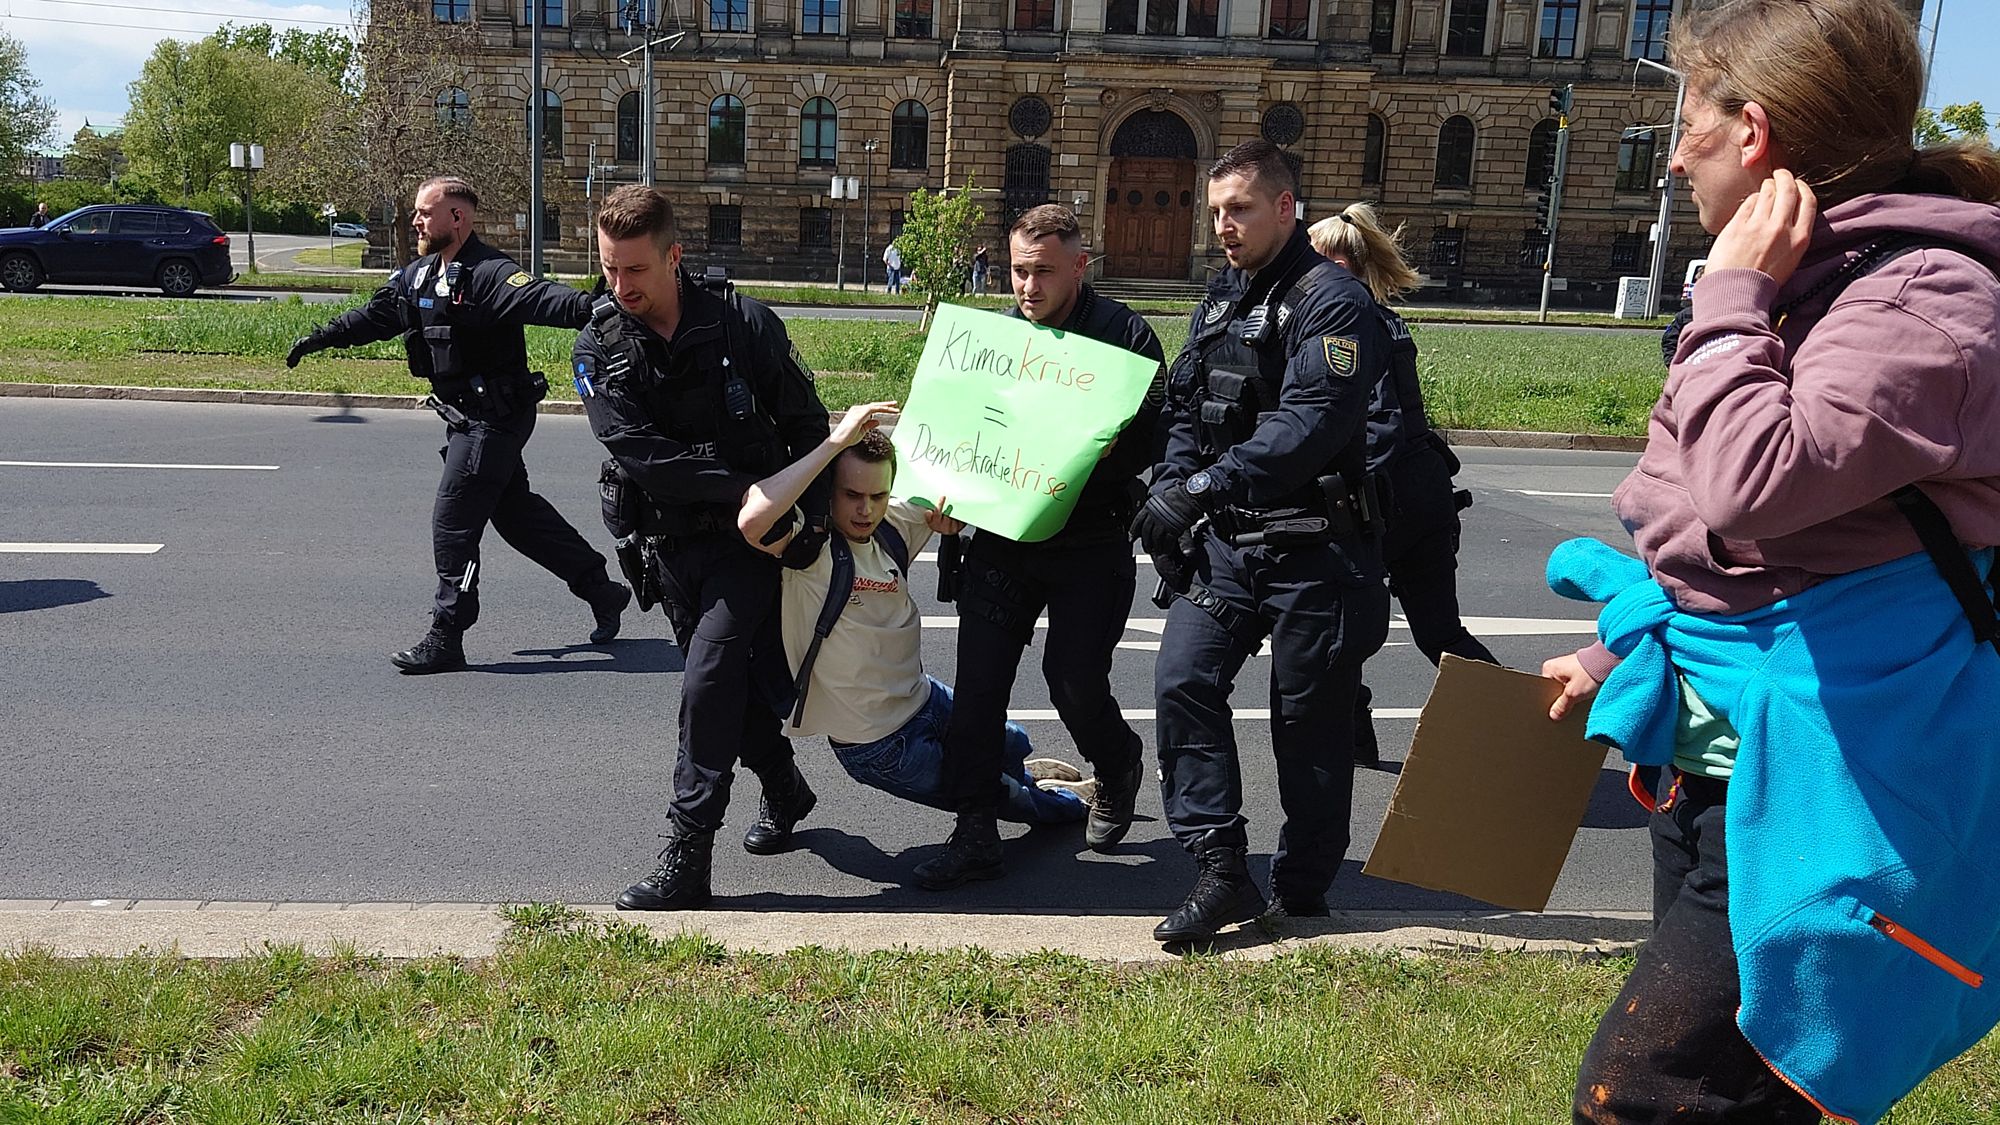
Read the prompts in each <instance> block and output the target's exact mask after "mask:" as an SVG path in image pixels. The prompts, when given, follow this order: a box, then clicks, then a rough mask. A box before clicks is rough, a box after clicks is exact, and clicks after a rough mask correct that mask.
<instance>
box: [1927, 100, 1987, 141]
mask: <svg viewBox="0 0 2000 1125" xmlns="http://www.w3.org/2000/svg"><path fill="white" fill-rule="evenodd" d="M1986 130H1987V121H1986V107H1985V106H1984V105H1982V104H1980V103H1979V102H1966V103H1965V104H1963V105H1948V106H1945V107H1944V108H1942V109H1936V110H1934V109H1931V108H1930V107H1929V106H1925V107H1924V108H1922V109H1920V110H1918V111H1917V143H1918V144H1920V145H1941V144H1947V143H1949V142H1952V141H1983V140H1986V139H1987V134H1986Z"/></svg>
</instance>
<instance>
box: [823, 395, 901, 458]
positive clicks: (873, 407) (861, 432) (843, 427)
mask: <svg viewBox="0 0 2000 1125" xmlns="http://www.w3.org/2000/svg"><path fill="white" fill-rule="evenodd" d="M896 414H897V409H896V404H895V403H894V402H864V403H861V404H860V405H858V406H850V407H848V408H847V413H845V414H843V415H841V417H840V425H838V426H835V427H834V428H833V434H832V440H833V443H834V444H835V445H838V446H839V447H840V448H842V449H846V448H847V447H848V446H850V445H853V444H854V443H855V442H857V441H860V440H861V439H862V437H863V436H865V435H866V434H867V433H868V431H870V430H872V429H875V428H876V427H877V426H880V425H881V424H882V423H884V422H886V421H889V420H890V419H892V418H894V417H895V416H896Z"/></svg>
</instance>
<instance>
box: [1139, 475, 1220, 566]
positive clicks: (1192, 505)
mask: <svg viewBox="0 0 2000 1125" xmlns="http://www.w3.org/2000/svg"><path fill="white" fill-rule="evenodd" d="M1206 514H1207V513H1206V512H1205V511H1204V510H1203V509H1202V506H1201V500H1200V499H1199V498H1197V497H1196V496H1195V494H1194V493H1192V492H1189V491H1188V490H1187V487H1186V486H1185V485H1179V484H1176V485H1174V486H1173V487H1171V488H1168V489H1165V490H1163V491H1160V492H1155V493H1153V494H1152V495H1151V496H1148V497H1147V498H1146V505H1145V507H1143V508H1140V509H1139V514H1138V515H1136V516H1134V517H1132V537H1133V538H1134V539H1137V540H1138V541H1139V546H1140V547H1141V548H1142V549H1143V550H1144V551H1145V552H1146V553H1147V554H1149V555H1151V556H1153V558H1154V559H1155V560H1158V559H1159V558H1160V557H1161V556H1163V555H1174V556H1181V555H1182V554H1183V552H1182V551H1181V536H1183V535H1186V534H1187V532H1188V529H1189V528H1191V527H1193V526H1194V525H1195V523H1196V522H1197V521H1199V520H1200V519H1201V517H1202V516H1204V515H1206Z"/></svg>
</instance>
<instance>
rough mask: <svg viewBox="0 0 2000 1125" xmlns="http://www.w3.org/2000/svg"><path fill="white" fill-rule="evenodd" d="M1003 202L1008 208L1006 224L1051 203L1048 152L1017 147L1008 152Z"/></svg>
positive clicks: (1037, 146)
mask: <svg viewBox="0 0 2000 1125" xmlns="http://www.w3.org/2000/svg"><path fill="white" fill-rule="evenodd" d="M1000 198H1001V199H1002V200H1003V201H1004V203H1005V206H1006V208H1007V222H1008V223H1010V224H1011V223H1012V222H1013V221H1014V220H1015V219H1016V218H1017V217H1019V215H1020V214H1021V212H1023V211H1026V210H1027V209H1028V208H1030V207H1039V206H1040V205H1042V204H1044V203H1047V202H1048V201H1049V150H1048V149H1046V148H1043V147H1042V146H1041V145H1015V146H1014V147H1012V148H1010V149H1008V150H1007V178H1006V180H1005V181H1003V183H1002V184H1001V191H1000Z"/></svg>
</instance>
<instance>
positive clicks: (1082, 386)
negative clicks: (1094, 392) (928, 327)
mask: <svg viewBox="0 0 2000 1125" xmlns="http://www.w3.org/2000/svg"><path fill="white" fill-rule="evenodd" d="M1036 343H1037V341H1036V339H1035V338H1034V337H1030V338H1029V339H1028V341H1027V342H1026V343H1025V344H1023V345H1022V346H1021V354H1020V355H1019V356H1018V357H1016V356H1015V355H1014V354H1013V353H1012V352H1006V351H1001V350H1000V349H999V348H996V347H993V346H992V345H990V344H986V343H983V342H981V341H980V340H978V339H976V338H975V337H974V335H973V332H972V330H971V329H970V328H961V329H958V330H957V331H955V332H953V333H952V334H951V336H950V337H949V338H948V339H947V340H946V341H945V345H944V353H943V357H942V358H943V360H944V362H945V363H946V364H947V365H949V366H950V367H951V368H952V370H954V371H972V372H978V373H980V374H985V375H991V376H993V377H994V378H996V379H1012V380H1014V381H1015V382H1019V383H1049V384H1053V385H1055V386H1058V387H1073V388H1075V389H1076V390H1078V391H1088V390H1090V388H1091V384H1093V383H1095V382H1097V375H1096V373H1095V372H1092V371H1085V370H1083V369H1082V368H1079V367H1075V366H1072V365H1069V364H1067V363H1065V362H1064V361H1063V359H1062V357H1059V356H1052V355H1049V354H1047V353H1046V352H1041V351H1037V350H1036Z"/></svg>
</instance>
